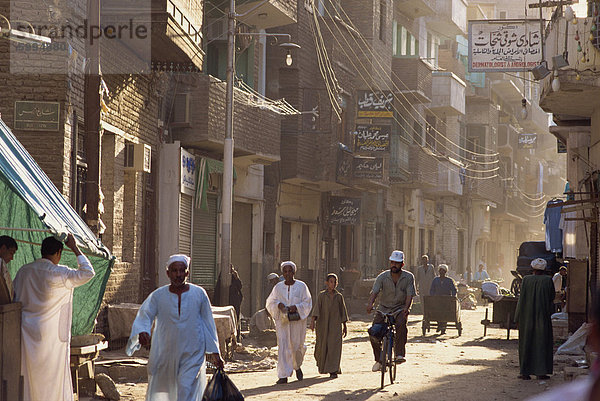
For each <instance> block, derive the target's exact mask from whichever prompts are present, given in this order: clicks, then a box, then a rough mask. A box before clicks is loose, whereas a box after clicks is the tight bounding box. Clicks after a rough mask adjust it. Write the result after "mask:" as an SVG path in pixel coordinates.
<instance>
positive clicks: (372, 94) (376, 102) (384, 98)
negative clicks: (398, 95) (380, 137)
mask: <svg viewBox="0 0 600 401" xmlns="http://www.w3.org/2000/svg"><path fill="white" fill-rule="evenodd" d="M357 97H358V108H357V117H358V118H372V117H383V118H392V117H394V111H393V106H394V94H393V93H392V92H391V91H357Z"/></svg>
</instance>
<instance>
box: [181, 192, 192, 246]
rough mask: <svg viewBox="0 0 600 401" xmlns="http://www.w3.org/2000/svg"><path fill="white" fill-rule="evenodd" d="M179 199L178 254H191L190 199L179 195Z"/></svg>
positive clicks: (188, 196)
mask: <svg viewBox="0 0 600 401" xmlns="http://www.w3.org/2000/svg"><path fill="white" fill-rule="evenodd" d="M179 196H180V199H179V253H183V254H184V255H190V254H191V253H192V197H191V196H190V195H186V194H180V195H179Z"/></svg>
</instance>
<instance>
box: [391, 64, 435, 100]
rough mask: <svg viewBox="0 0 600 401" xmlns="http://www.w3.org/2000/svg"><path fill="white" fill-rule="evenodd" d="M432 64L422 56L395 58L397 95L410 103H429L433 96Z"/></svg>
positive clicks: (394, 76)
mask: <svg viewBox="0 0 600 401" xmlns="http://www.w3.org/2000/svg"><path fill="white" fill-rule="evenodd" d="M432 70H433V68H432V66H431V65H430V64H429V63H427V62H426V61H424V60H422V59H420V58H394V59H393V60H392V71H393V79H394V85H395V87H396V88H398V90H399V93H397V95H396V96H397V97H398V98H399V99H400V100H401V101H407V102H409V103H429V102H431V96H432V80H433V77H432Z"/></svg>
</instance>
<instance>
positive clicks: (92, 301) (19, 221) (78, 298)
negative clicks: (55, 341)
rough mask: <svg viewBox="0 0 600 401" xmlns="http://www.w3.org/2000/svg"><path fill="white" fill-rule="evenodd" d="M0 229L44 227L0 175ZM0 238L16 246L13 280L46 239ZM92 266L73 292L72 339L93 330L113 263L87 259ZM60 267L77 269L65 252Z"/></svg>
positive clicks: (22, 234)
mask: <svg viewBox="0 0 600 401" xmlns="http://www.w3.org/2000/svg"><path fill="white" fill-rule="evenodd" d="M0 205H2V207H1V208H0V226H2V227H12V228H29V229H39V230H46V229H47V227H46V226H45V225H44V224H43V223H42V222H41V220H40V219H39V217H38V216H37V215H36V214H35V213H34V212H33V210H32V209H31V207H29V205H28V204H27V203H26V202H25V201H24V200H23V199H22V198H21V197H20V196H19V195H17V194H16V193H14V192H13V190H12V188H11V187H10V184H8V182H7V181H6V179H5V178H4V177H2V176H1V175H0ZM0 234H1V235H10V236H11V237H13V238H14V239H15V240H17V243H18V245H19V250H18V251H17V253H16V254H15V257H14V259H13V261H12V262H11V263H10V265H9V270H10V273H11V276H12V277H13V278H14V277H15V275H16V274H17V271H18V270H19V268H20V267H21V266H23V265H24V264H27V263H30V262H32V261H34V260H36V259H38V258H40V257H41V254H40V248H41V244H42V240H43V239H44V238H46V237H47V236H49V235H50V234H49V233H46V232H35V231H16V230H12V231H9V230H2V231H1V232H0ZM87 257H88V258H89V259H90V262H91V263H92V266H94V270H95V271H96V276H95V277H94V278H93V279H92V280H91V281H90V282H89V283H87V284H85V285H83V286H81V287H78V288H76V289H75V292H74V295H73V326H72V328H71V333H72V334H73V335H74V336H76V335H82V334H88V333H90V332H91V331H92V329H93V328H94V321H95V319H96V315H97V314H98V310H99V309H100V304H101V302H102V297H103V296H104V289H105V288H106V282H107V281H108V276H109V275H110V270H111V267H112V263H113V259H112V258H111V259H110V260H107V259H104V258H100V257H98V256H94V255H87ZM60 263H61V264H63V265H66V266H69V267H71V268H74V269H76V268H77V258H76V257H75V254H73V253H72V252H71V251H70V250H69V249H68V248H65V250H64V251H63V256H62V259H61V261H60Z"/></svg>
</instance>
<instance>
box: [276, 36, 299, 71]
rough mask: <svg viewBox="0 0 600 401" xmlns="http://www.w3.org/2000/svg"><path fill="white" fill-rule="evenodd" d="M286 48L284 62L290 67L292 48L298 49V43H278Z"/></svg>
mask: <svg viewBox="0 0 600 401" xmlns="http://www.w3.org/2000/svg"><path fill="white" fill-rule="evenodd" d="M279 46H280V47H283V48H284V49H286V50H287V54H286V56H285V64H286V65H287V66H288V67H290V66H291V65H292V63H293V62H294V61H293V60H292V49H300V45H299V44H296V43H291V42H286V43H282V44H280V45H279Z"/></svg>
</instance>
